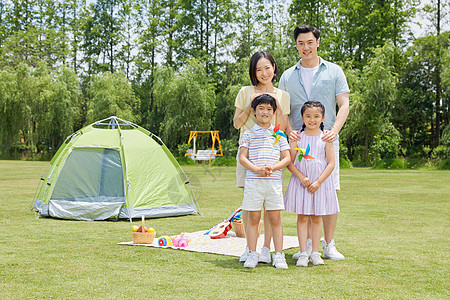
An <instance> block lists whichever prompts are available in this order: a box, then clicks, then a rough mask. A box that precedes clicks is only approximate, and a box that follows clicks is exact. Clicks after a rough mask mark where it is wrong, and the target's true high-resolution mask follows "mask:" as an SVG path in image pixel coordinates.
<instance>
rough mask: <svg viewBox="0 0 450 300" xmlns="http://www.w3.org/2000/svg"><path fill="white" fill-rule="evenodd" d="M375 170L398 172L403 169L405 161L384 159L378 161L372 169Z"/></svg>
mask: <svg viewBox="0 0 450 300" xmlns="http://www.w3.org/2000/svg"><path fill="white" fill-rule="evenodd" d="M373 168H374V169H376V170H381V169H388V170H398V169H405V161H404V160H402V159H400V158H385V159H382V160H379V161H378V162H377V163H376V164H375V166H374V167H373Z"/></svg>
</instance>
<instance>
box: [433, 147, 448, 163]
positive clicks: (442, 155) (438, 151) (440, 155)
mask: <svg viewBox="0 0 450 300" xmlns="http://www.w3.org/2000/svg"><path fill="white" fill-rule="evenodd" d="M431 158H432V159H433V160H441V159H447V158H450V146H446V145H440V146H437V147H436V148H434V149H433V151H432V152H431Z"/></svg>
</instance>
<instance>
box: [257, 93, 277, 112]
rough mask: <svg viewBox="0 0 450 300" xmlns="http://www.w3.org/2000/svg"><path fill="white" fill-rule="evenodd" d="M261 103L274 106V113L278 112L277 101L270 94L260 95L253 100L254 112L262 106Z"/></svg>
mask: <svg viewBox="0 0 450 300" xmlns="http://www.w3.org/2000/svg"><path fill="white" fill-rule="evenodd" d="M261 103H268V104H270V106H272V108H273V111H276V110H277V101H276V100H275V98H274V97H272V96H271V95H269V94H262V95H259V96H258V97H255V99H253V101H252V108H253V110H256V107H257V106H258V105H260V104H261Z"/></svg>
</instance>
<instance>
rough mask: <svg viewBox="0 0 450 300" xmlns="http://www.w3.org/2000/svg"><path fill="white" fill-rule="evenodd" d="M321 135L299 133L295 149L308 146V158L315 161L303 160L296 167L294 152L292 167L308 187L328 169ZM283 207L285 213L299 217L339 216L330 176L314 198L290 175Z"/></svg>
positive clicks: (296, 161)
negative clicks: (291, 213) (308, 184)
mask: <svg viewBox="0 0 450 300" xmlns="http://www.w3.org/2000/svg"><path fill="white" fill-rule="evenodd" d="M322 135H323V133H321V134H320V135H318V136H308V135H306V134H305V133H304V132H302V133H301V135H300V137H301V140H300V141H298V142H297V145H298V148H302V149H306V147H307V146H308V144H309V146H310V148H311V151H310V152H309V155H310V156H312V157H314V159H305V158H303V159H302V160H301V162H300V164H299V163H298V154H299V153H298V152H297V157H296V159H295V162H294V165H295V167H296V168H297V169H298V170H300V172H301V173H302V174H303V175H305V176H306V177H308V178H309V180H310V181H311V183H313V182H314V181H316V180H317V178H319V176H320V175H321V174H322V172H323V171H324V170H325V168H326V166H327V158H326V156H325V144H326V143H325V142H324V141H322V139H321V137H322ZM333 155H334V153H333ZM336 163H339V162H336ZM284 207H285V210H286V211H287V212H295V213H296V214H301V215H316V216H318V215H333V214H337V213H338V212H339V203H338V198H337V195H336V190H335V188H334V184H333V179H332V176H331V175H330V176H328V178H327V179H325V181H324V182H323V183H322V185H321V186H320V187H319V189H318V190H317V191H316V192H315V193H314V194H311V193H310V192H308V189H307V188H305V187H304V186H303V184H302V183H301V182H300V179H298V177H297V176H295V175H294V174H292V175H291V180H290V182H289V186H288V188H287V190H286V194H285V196H284Z"/></svg>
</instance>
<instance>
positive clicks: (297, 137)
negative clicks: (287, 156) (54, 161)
mask: <svg viewBox="0 0 450 300" xmlns="http://www.w3.org/2000/svg"><path fill="white" fill-rule="evenodd" d="M300 132H301V131H291V133H290V134H289V141H292V142H298V141H300V140H301V138H300Z"/></svg>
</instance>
